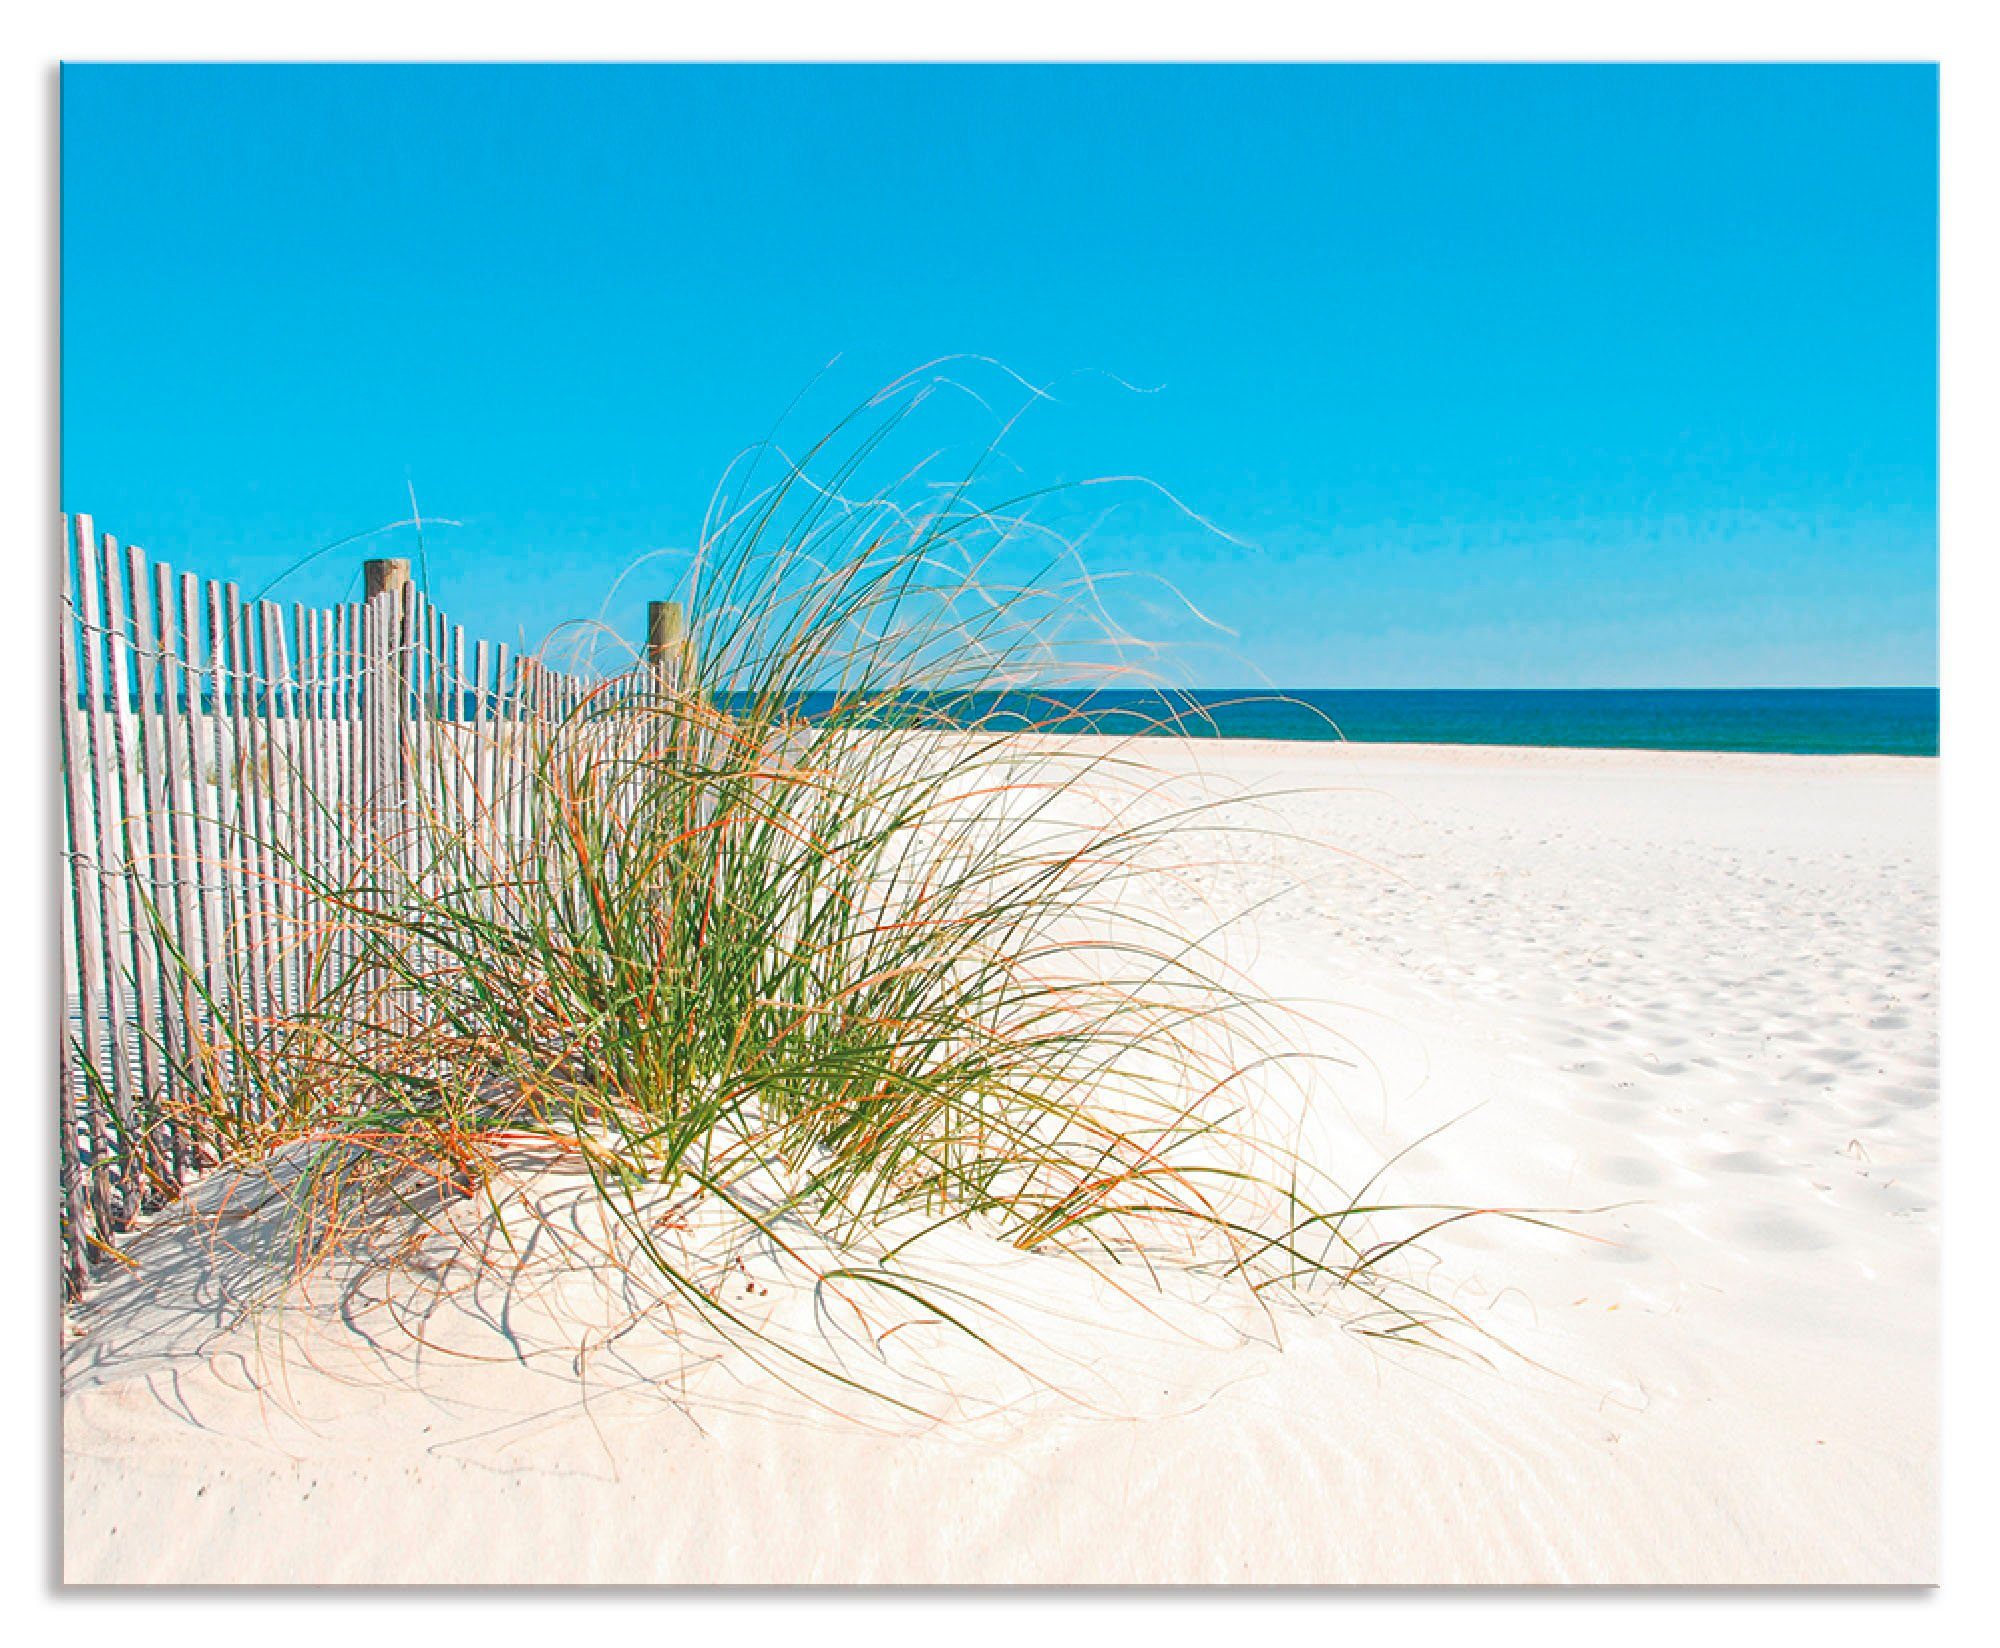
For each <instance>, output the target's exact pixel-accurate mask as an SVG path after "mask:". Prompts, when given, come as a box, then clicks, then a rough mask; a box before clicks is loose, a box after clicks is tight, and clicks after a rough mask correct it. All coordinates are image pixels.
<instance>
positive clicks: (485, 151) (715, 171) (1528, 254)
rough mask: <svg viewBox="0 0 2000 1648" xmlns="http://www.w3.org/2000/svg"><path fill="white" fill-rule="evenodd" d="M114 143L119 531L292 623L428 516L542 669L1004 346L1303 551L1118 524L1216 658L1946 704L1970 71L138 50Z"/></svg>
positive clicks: (1030, 437) (457, 574)
mask: <svg viewBox="0 0 2000 1648" xmlns="http://www.w3.org/2000/svg"><path fill="white" fill-rule="evenodd" d="M62 163H63V182H62V211H63V221H62V251H63V266H62V299H63V322H62V344H63V448H62V462H63V474H62V496H63V502H64V507H65V508H68V509H71V510H79V511H87V512H89V513H92V514H94V515H95V516H96V517H97V519H98V521H99V522H100V524H101V525H102V526H103V528H104V529H105V530H108V531H112V532H115V533H117V534H119V535H120V536H121V537H126V538H129V539H132V540H134V541H137V542H139V543H142V544H144V545H145V546H146V547H147V548H149V549H150V550H152V551H153V552H154V553H155V554H157V555H160V556H162V557H165V558H168V559H171V560H173V561H174V562H175V563H176V564H177V565H181V566H184V567H187V568H190V569H193V570H198V571H202V572H204V573H209V574H213V575H221V576H230V577H234V578H236V579H238V580H239V581H240V582H242V583H243V584H244V585H245V586H246V589H255V588H258V587H260V586H261V585H263V584H264V582H265V581H266V580H268V579H269V578H271V577H272V576H274V575H275V574H276V573H277V572H278V571H279V570H280V569H281V568H283V567H284V566H286V565H287V564H289V563H291V562H292V561H294V560H296V559H297V558H298V557H299V556H300V555H302V554H305V553H307V552H309V551H310V550H312V549H313V548H315V547H317V546H318V545H321V544H324V543H328V542H330V541H332V540H334V539H336V538H339V537H341V536H343V535H345V534H347V533H351V532H356V531H360V530H363V529H366V528H369V527H373V526H376V525H378V524H380V523H383V522H386V521H391V520H394V519H396V518H397V517H398V516H401V515H404V514H407V513H408V501H407V489H408V487H409V485H411V484H414V486H415V489H416V493H417V496H418V499H419V502H420V504H421V506H422V508H423V511H424V513H425V514H426V515H439V516H448V517H451V518H453V519H455V520H456V521H458V522H460V523H462V524H461V525H459V526H457V527H454V528H438V529H436V530H435V531H433V532H431V533H430V534H428V544H427V548H428V555H429V562H430V575H431V580H432V584H433V587H434V593H435V594H436V595H437V596H438V598H439V599H440V600H442V601H443V602H444V604H445V605H446V607H447V608H448V609H449V610H450V611H451V612H452V613H453V614H454V615H455V616H457V617H459V618H461V619H462V620H464V621H465V622H466V623H467V625H468V627H469V628H472V629H474V630H476V631H477V632H479V633H483V634H487V635H491V636H495V637H507V638H514V637H517V636H523V635H525V636H526V637H527V638H528V639H530V640H534V639H538V638H539V637H540V636H541V635H542V634H543V633H544V632H545V631H546V630H547V628H548V626H549V624H550V623H551V622H553V621H555V620H557V619H559V618H563V617H569V616H575V615H580V614H586V613H594V612H596V611H597V610H598V609H599V607H600V605H601V603H602V601H603V599H604V596H605V592H606V590H607V589H608V588H609V587H610V585H611V583H612V582H613V580H614V579H615V578H616V576H617V574H618V573H619V571H620V570H622V569H623V568H625V567H626V566H627V565H629V564H630V563H631V562H632V560H633V559H634V558H635V557H637V556H638V555H640V554H642V553H644V552H646V551H648V550H652V549H657V548H663V547H666V548H672V547H685V546H687V545H689V544H691V543H692V542H693V541H694V539H695V536H696V534H697V531H698V528H699V524H700V521H701V517H702V512H703V509H704V507H705V505H706V504H707V502H708V499H709V496H710V494H711V491H712V490H713V488H714V486H715V483H716V482H717V480H718V479H719V478H720V476H721V474H722V472H723V469H724V467H725V465H727V464H728V462H729V460H730V459H731V457H732V456H733V455H734V454H735V453H736V452H737V451H738V450H739V449H740V448H742V447H743V446H745V445H746V444H748V443H749V442H751V441H754V440H756V439H758V438H759V437H761V436H762V435H764V434H765V433H767V432H768V431H769V429H770V427H771V426H772V424H773V422H774V421H775V420H776V419H777V418H778V416H779V415H780V414H781V413H782V412H783V411H784V409H785V407H786V406H787V404H788V403H789V402H791V401H792V400H793V398H794V397H795V396H796V395H797V394H798V392H799V391H800V390H801V389H802V388H803V387H804V386H806V385H807V384H808V383H811V382H813V380H814V379H815V375H816V374H817V373H818V372H819V371H820V368H821V367H822V366H823V365H824V364H825V363H826V362H827V361H828V360H829V359H831V358H832V357H834V356H836V355H838V356H839V357H840V360H839V363H838V365H837V366H836V367H835V368H834V369H833V371H832V372H831V373H830V374H828V375H827V376H826V377H825V378H823V379H820V380H819V382H818V385H817V387H816V388H815V389H814V390H813V391H812V393H811V395H810V396H809V397H808V399H807V402H806V404H805V405H804V406H803V407H802V408H801V410H800V412H799V414H797V415H796V417H795V420H794V423H793V424H792V425H791V426H790V428H791V429H792V431H793V433H795V434H797V433H803V432H805V430H806V428H807V427H808V426H809V425H811V424H812V423H814V422H815V421H825V418H827V417H830V416H832V415H833V414H834V413H836V412H838V411H839V410H841V409H844V407H845V406H846V405H848V404H850V403H852V402H855V401H858V400H860V399H862V398H864V397H865V396H866V395H867V394H868V392H869V391H871V390H872V389H874V388H875V387H877V386H878V385H880V384H881V383H883V382H886V381H887V380H889V379H891V378H893V377H894V376H896V375H897V374H898V373H900V372H902V371H904V370H905V369H907V368H910V367H912V366H915V365H917V364H919V363H921V362H924V361H927V360H929V359H931V358H933V357H936V356H941V355H951V354H961V353H965V354H977V355H985V356H991V357H995V358H997V359H999V360H1001V361H1004V362H1005V363H1007V365H1008V366H1010V367H1012V368H1014V369H1016V370H1018V371H1019V372H1021V373H1022V374H1024V375H1025V376H1027V377H1028V378H1031V379H1033V380H1035V381H1037V382H1050V383H1055V384H1057V389H1056V393H1057V396H1058V399H1057V401H1056V402H1055V403H1054V404H1052V405H1048V406H1043V407H1041V408H1040V409H1039V410H1038V412H1037V413H1036V414H1035V415H1034V416H1033V417H1032V418H1031V419H1030V420H1029V421H1028V423H1027V424H1026V425H1025V426H1024V427H1023V428H1022V429H1021V430H1020V431H1019V432H1018V433H1017V435H1016V436H1015V437H1014V438H1012V439H1010V441H1009V445H1008V450H1009V452H1010V454H1011V455H1012V456H1013V458H1014V459H1015V460H1016V461H1017V462H1019V463H1020V465H1021V466H1022V468H1023V470H1024V471H1025V472H1026V473H1027V474H1028V475H1030V476H1032V477H1033V478H1034V479H1036V480H1038V481H1040V480H1055V479H1075V478H1080V477H1084V476H1089V475H1105V474H1138V475H1143V476H1146V477H1149V478H1150V479H1152V480H1154V481H1157V482H1159V483H1160V484H1161V485H1162V486H1164V487H1167V488H1170V489H1171V490H1172V491H1173V492H1174V493H1175V494H1177V495H1178V496H1179V497H1181V498H1183V499H1184V500H1186V502H1187V504H1188V505H1189V506H1190V507H1191V508H1193V509H1194V510H1197V511H1199V512H1200V513H1201V514H1202V515H1204V516H1206V517H1208V518H1210V519H1212V520H1214V521H1216V522H1217V523H1219V524H1220V525H1221V526H1223V527H1225V528H1226V529H1227V530H1228V531H1229V532H1230V533H1231V534H1233V535H1234V536H1236V537H1238V538H1240V539H1243V540H1245V541H1247V542H1248V543H1250V544H1251V545H1254V548H1250V549H1244V548H1239V547H1236V546H1234V545H1232V544H1229V543H1227V542H1224V541H1222V540H1220V539H1218V538H1216V537H1214V536H1212V535H1210V534H1207V533H1205V532H1204V531H1203V530H1202V529H1201V528H1199V527H1198V526H1196V525H1195V524H1194V523H1193V522H1191V521H1189V520H1188V519H1187V518H1186V517H1185V516H1183V515H1182V514H1180V513H1179V512H1177V511H1176V510H1174V509H1173V508H1171V507H1170V506H1168V505H1167V504H1166V503H1165V502H1164V501H1162V500H1160V499H1158V498H1157V497H1154V496H1152V495H1150V494H1148V493H1145V492H1143V491H1140V490H1138V489H1125V491H1124V492H1123V493H1122V494H1121V495H1122V496H1123V497H1124V499H1125V502H1124V504H1123V506H1122V507H1121V508H1120V509H1119V510H1118V511H1117V512H1116V513H1115V514H1113V516H1112V517H1111V518H1110V519H1108V520H1106V521H1105V522H1104V523H1103V524H1102V525H1101V526H1100V527H1099V528H1098V529H1097V531H1096V533H1095V535H1094V536H1093V537H1092V539H1091V541H1090V545H1089V549H1088V553H1089V556H1090V559H1091V562H1092V565H1093V566H1094V567H1097V568H1100V569H1110V568H1114V567H1115V568H1130V569H1137V570H1140V571H1144V572H1155V573H1158V574H1160V575H1161V576H1162V577H1164V578H1165V579H1167V580H1169V581H1170V582H1171V583H1172V584H1173V585H1174V586H1175V587H1177V588H1178V589H1180V590H1181V591H1183V592H1184V593H1185V594H1186V595H1187V596H1188V597H1189V598H1190V599H1192V600H1193V601H1195V602H1196V603H1197V604H1198V605H1199V606H1200V607H1201V608H1203V609H1204V610H1205V611H1207V612H1208V613H1210V614H1211V615H1213V616H1214V617H1215V618H1216V619H1217V620H1218V621H1220V622H1221V623H1223V624H1226V625H1228V626H1229V627H1230V628H1231V629H1232V630H1233V631H1234V632H1235V633H1236V639H1235V640H1233V641H1229V642H1227V643H1225V644H1224V645H1223V646H1222V647H1220V648H1217V647H1214V646H1210V645H1206V644H1205V643H1207V642H1209V641H1211V640H1213V639H1214V638H1213V637H1212V636H1210V635H1208V634H1207V633H1206V632H1204V631H1202V630H1201V629H1200V628H1199V627H1198V626H1195V625H1193V624H1192V623H1190V622H1185V621H1180V620H1175V619H1174V618H1172V617H1171V615H1170V614H1169V612H1168V609H1167V606H1166V604H1165V603H1156V604H1157V605H1158V607H1159V611H1158V612H1157V613H1149V612H1147V611H1145V610H1140V611H1138V612H1137V613H1136V614H1135V615H1133V618H1134V621H1135V622H1136V623H1138V624H1140V625H1141V626H1148V627H1151V628H1153V629H1155V630H1156V631H1160V632H1162V633H1165V634H1166V635H1167V636H1168V638H1169V639H1172V640H1176V641H1179V642H1182V643H1184V644H1185V648H1186V650H1185V652H1184V653H1183V654H1182V661H1181V663H1180V665H1179V666H1178V667H1177V669H1176V670H1175V672H1174V673H1176V674H1177V675H1178V676H1179V677H1180V678H1182V679H1186V680H1192V681H1195V682H1197V683H1205V684H1217V685H1219V684H1238V683H1244V682H1248V681H1251V680H1255V679H1259V678H1262V679H1266V680H1269V681H1273V682H1277V683H1280V684H1283V685H1291V686H1344V685H1345V686H1424V685H1454V686H1514V685H1522V686H1616V685H1672V684H1686V685H1730V684H1765V685H1792V684H1815V683H1823V684H1866V683H1913V684H1928V683H1932V682H1934V681H1935V680H1936V678H1937V677H1936V668H1937V664H1936V650H1937V545H1936V537H1937V514H1936V493H1937V424H1936V396H1937V79H1936V75H1935V73H1934V72H1933V71H1932V70H1931V69H1929V68H1924V67H1890V68H1871V67H1819V68H1567V69H1564V68H1462V69H1461V68H1086V69H1043V68H969V69H960V68H913V69H901V68H860V69H844V68H702V67H684V68H560V69H509V68H463V69H421V68H303V69H291V68H249V69H246V68H123V67H88V66H86V67H72V68H68V69H66V70H65V71H64V74H63V80H62ZM1100 372H1105V373H1112V374H1116V375H1117V376H1118V377H1119V378H1122V379H1125V380H1128V381H1129V382H1130V383H1132V384H1134V385H1138V386H1141V387H1143V388H1145V389H1149V390H1152V389H1157V391H1158V392H1157V393H1148V394H1135V393H1131V392H1129V391H1127V390H1125V389H1122V388H1120V387H1118V386H1117V385H1116V384H1114V383H1113V382H1112V381H1111V380H1110V379H1109V378H1107V377H1104V376H1100V375H1097V374H1098V373H1100ZM985 381H986V382H987V383H988V384H989V385H991V384H992V383H993V381H994V380H993V376H992V375H991V374H988V375H987V378H986V380H985ZM1004 381H1005V380H999V382H1000V383H1002V384H1004ZM1105 501H1107V500H1106V498H1104V497H1094V498H1093V500H1092V511H1093V518H1094V512H1095V510H1096V509H1097V507H1098V506H1099V505H1100V504H1102V503H1103V502H1105ZM405 536H406V535H405ZM381 552H390V553H394V552H396V551H395V550H393V549H385V550H384V551H381ZM402 552H404V553H407V552H408V545H407V544H405V546H404V548H403V550H402ZM359 553H360V551H358V550H357V551H343V552H342V553H340V554H338V555H336V556H333V557H330V558H328V559H327V560H325V561H323V562H321V563H319V564H316V565H315V566H314V567H312V568H310V569H308V570H307V571H306V572H304V573H301V574H299V575H297V576H295V577H293V578H291V579H289V580H288V581H287V582H285V583H284V584H283V585H282V586H281V587H280V588H279V589H278V590H277V591H276V593H277V594H278V595H280V596H283V597H287V598H294V599H301V600H307V601H322V600H329V599H334V598H338V597H340V596H341V595H343V594H345V593H349V592H350V588H351V585H352V583H353V581H354V579H355V575H356V569H357V565H358V556H359ZM644 583H645V580H640V581H639V583H638V584H636V585H629V586H628V587H627V590H626V593H625V596H624V597H623V598H622V599H621V600H620V601H619V602H618V603H617V604H616V605H614V606H613V607H612V608H611V609H610V616H611V617H612V619H613V620H614V621H615V622H617V623H618V624H619V626H620V628H621V630H622V631H626V632H630V633H632V634H634V635H636V634H637V633H638V631H639V628H640V619H639V608H640V605H641V603H642V602H643V600H644V599H645V597H646V595H647V594H649V593H658V592H657V591H653V590H650V589H648V588H646V587H643V586H644ZM1141 587H1143V586H1141Z"/></svg>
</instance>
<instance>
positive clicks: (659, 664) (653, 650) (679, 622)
mask: <svg viewBox="0 0 2000 1648" xmlns="http://www.w3.org/2000/svg"><path fill="white" fill-rule="evenodd" d="M686 657H687V614H686V613H685V612H684V611H683V610H682V608H681V604H680V602H678V601H649V602H647V603H646V662H647V663H648V664H649V665H651V666H652V670H653V676H654V678H655V679H656V680H657V681H658V682H659V684H660V685H661V686H662V687H670V686H675V685H677V684H678V683H679V681H680V679H681V676H682V673H683V666H684V665H685V663H686Z"/></svg>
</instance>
